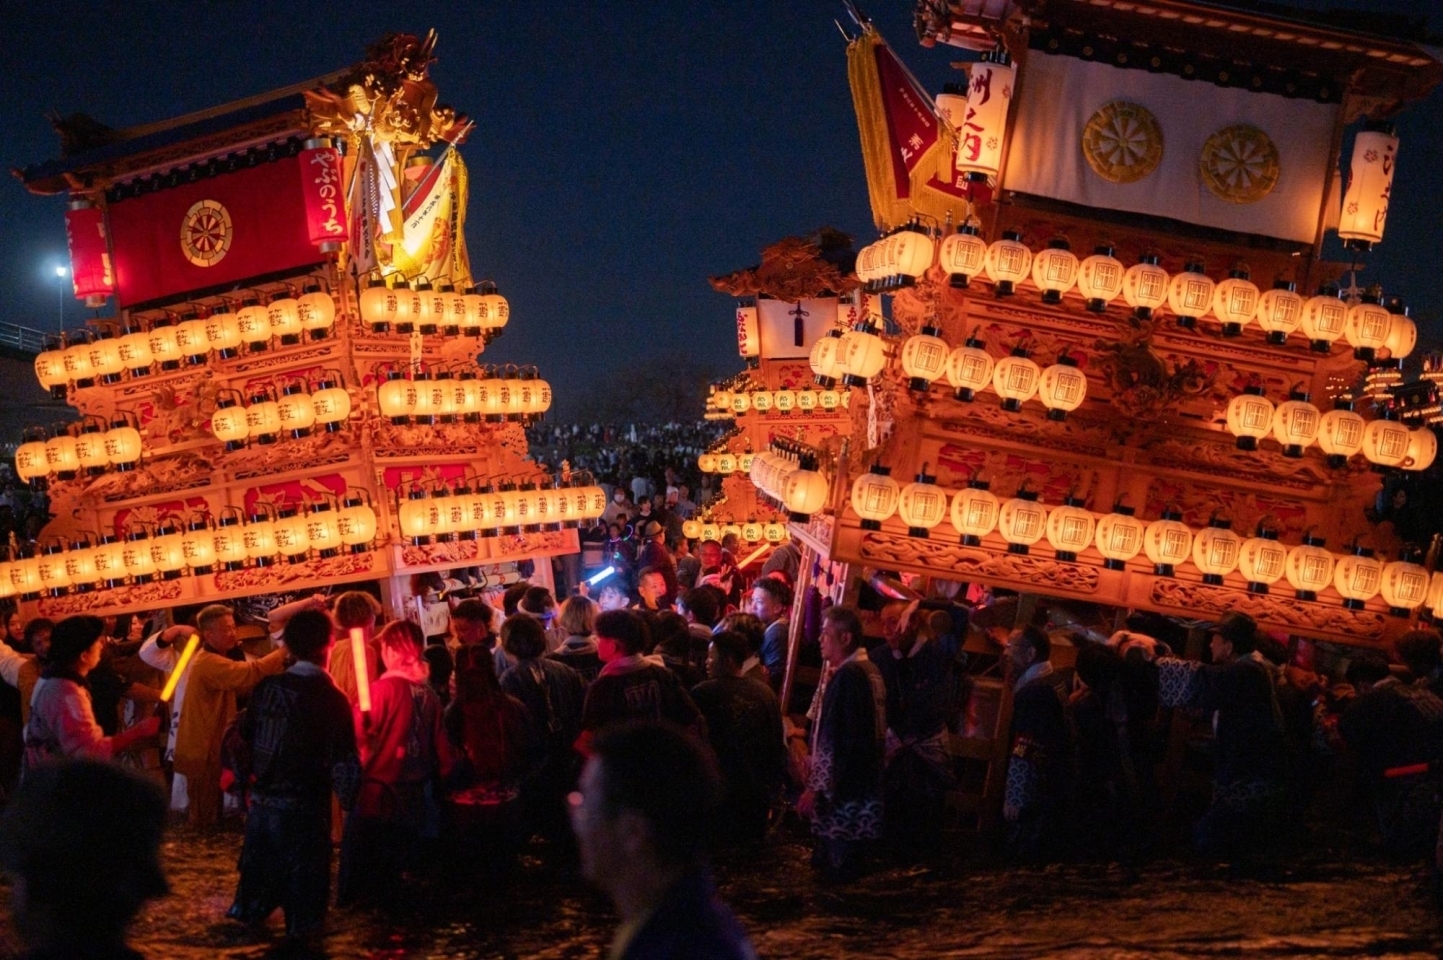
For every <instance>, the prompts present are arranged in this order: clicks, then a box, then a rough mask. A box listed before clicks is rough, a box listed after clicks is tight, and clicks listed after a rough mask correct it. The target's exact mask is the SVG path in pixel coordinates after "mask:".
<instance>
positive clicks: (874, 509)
mask: <svg viewBox="0 0 1443 960" xmlns="http://www.w3.org/2000/svg"><path fill="white" fill-rule="evenodd" d="M891 474H892V468H891V467H884V466H883V465H882V464H880V463H878V464H874V465H873V466H872V469H870V470H868V471H867V472H866V473H864V474H862V475H861V476H859V477H858V478H857V479H856V480H854V481H852V509H853V510H854V511H856V514H857V516H859V517H861V518H862V529H863V530H880V529H882V521H884V520H886V519H887V518H888V517H890V516H891V515H892V514H893V513H895V512H896V511H897V497H898V495H899V490H898V487H897V481H896V480H893V479H892V476H891Z"/></svg>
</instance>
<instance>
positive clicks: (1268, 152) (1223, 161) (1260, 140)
mask: <svg viewBox="0 0 1443 960" xmlns="http://www.w3.org/2000/svg"><path fill="white" fill-rule="evenodd" d="M1198 172H1199V173H1200V174H1201V176H1202V181H1203V183H1204V184H1205V185H1206V186H1207V188H1208V189H1209V190H1211V191H1212V193H1213V196H1215V197H1217V198H1218V199H1219V200H1226V201H1227V202H1228V203H1257V202H1258V201H1259V200H1261V199H1263V197H1266V196H1267V195H1268V194H1269V193H1271V192H1272V189H1273V187H1275V186H1277V185H1278V175H1279V174H1280V173H1281V165H1280V163H1279V161H1278V148H1277V147H1276V146H1275V145H1274V144H1273V141H1272V140H1271V139H1270V138H1269V137H1268V135H1267V134H1266V133H1263V131H1261V130H1259V129H1258V128H1257V127H1254V126H1252V125H1251V124H1247V123H1238V124H1234V125H1232V126H1230V127H1224V128H1223V129H1221V130H1219V131H1218V132H1217V133H1214V134H1213V135H1212V136H1210V137H1208V138H1207V142H1206V143H1204V144H1203V148H1202V155H1201V156H1200V157H1199V158H1198Z"/></svg>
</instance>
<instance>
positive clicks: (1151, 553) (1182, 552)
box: [1142, 509, 1192, 577]
mask: <svg viewBox="0 0 1443 960" xmlns="http://www.w3.org/2000/svg"><path fill="white" fill-rule="evenodd" d="M1142 549H1143V552H1145V553H1146V554H1147V558H1148V559H1149V560H1151V561H1152V572H1153V573H1155V574H1156V575H1157V576H1159V577H1170V576H1172V575H1173V572H1174V570H1175V568H1176V567H1177V565H1178V564H1179V563H1182V562H1183V561H1185V560H1187V558H1188V557H1189V556H1191V554H1192V531H1191V530H1190V529H1188V527H1187V525H1186V524H1184V523H1182V514H1181V513H1179V512H1178V511H1176V510H1172V509H1167V510H1164V511H1163V512H1162V516H1161V517H1159V518H1158V519H1157V520H1154V521H1153V522H1152V523H1149V524H1148V525H1147V532H1146V533H1144V534H1143V537H1142Z"/></svg>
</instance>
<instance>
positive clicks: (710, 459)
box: [696, 453, 716, 473]
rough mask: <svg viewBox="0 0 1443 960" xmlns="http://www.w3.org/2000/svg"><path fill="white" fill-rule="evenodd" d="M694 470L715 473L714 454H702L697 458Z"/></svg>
mask: <svg viewBox="0 0 1443 960" xmlns="http://www.w3.org/2000/svg"><path fill="white" fill-rule="evenodd" d="M696 468H697V469H698V470H700V471H701V472H702V473H716V454H714V453H703V454H702V455H701V456H699V457H697V458H696Z"/></svg>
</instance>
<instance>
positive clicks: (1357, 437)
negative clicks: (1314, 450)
mask: <svg viewBox="0 0 1443 960" xmlns="http://www.w3.org/2000/svg"><path fill="white" fill-rule="evenodd" d="M1367 426H1368V424H1367V422H1366V421H1365V420H1364V419H1363V418H1362V417H1360V416H1359V415H1358V414H1356V413H1354V412H1353V401H1352V399H1351V398H1348V397H1339V398H1337V399H1335V400H1334V401H1333V409H1332V410H1329V411H1328V412H1327V413H1325V414H1323V415H1322V417H1321V418H1319V420H1318V446H1319V447H1320V448H1321V449H1322V451H1323V452H1324V453H1325V454H1327V455H1328V466H1330V467H1332V468H1334V469H1337V468H1338V467H1341V466H1343V465H1344V464H1346V463H1347V462H1348V458H1349V457H1351V456H1352V455H1353V454H1355V453H1357V452H1358V451H1360V450H1362V449H1363V431H1364V430H1365V429H1367Z"/></svg>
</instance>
